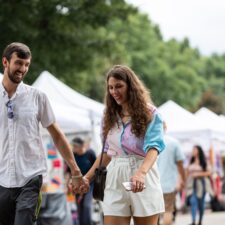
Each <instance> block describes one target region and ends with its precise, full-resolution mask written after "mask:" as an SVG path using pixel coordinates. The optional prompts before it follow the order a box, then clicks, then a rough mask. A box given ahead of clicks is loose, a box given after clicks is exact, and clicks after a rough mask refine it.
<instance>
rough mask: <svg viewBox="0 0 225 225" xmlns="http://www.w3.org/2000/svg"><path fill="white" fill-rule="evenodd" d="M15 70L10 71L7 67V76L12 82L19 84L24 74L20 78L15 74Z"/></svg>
mask: <svg viewBox="0 0 225 225" xmlns="http://www.w3.org/2000/svg"><path fill="white" fill-rule="evenodd" d="M16 72H17V71H14V72H11V71H10V69H9V68H8V77H9V79H10V80H11V82H12V83H14V84H19V83H20V82H21V81H22V80H23V77H24V74H23V75H22V78H18V77H17V76H16Z"/></svg>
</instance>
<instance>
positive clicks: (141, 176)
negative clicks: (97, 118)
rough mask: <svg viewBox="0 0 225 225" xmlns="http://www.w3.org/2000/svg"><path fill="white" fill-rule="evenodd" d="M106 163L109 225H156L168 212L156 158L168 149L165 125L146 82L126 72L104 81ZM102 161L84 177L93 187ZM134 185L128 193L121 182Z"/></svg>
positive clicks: (119, 67)
mask: <svg viewBox="0 0 225 225" xmlns="http://www.w3.org/2000/svg"><path fill="white" fill-rule="evenodd" d="M106 86H107V87H106V96H105V104H106V109H105V112H104V117H103V128H102V136H103V139H104V140H105V141H104V143H105V144H104V155H103V164H104V165H105V166H107V165H108V173H107V178H106V188H105V193H104V200H103V211H104V224H105V225H115V224H120V225H129V224H130V220H131V217H133V220H134V224H135V225H157V221H158V215H159V214H160V213H162V212H163V211H164V201H163V194H162V190H161V186H160V181H159V175H158V169H157V165H156V159H157V156H158V154H159V153H160V152H161V151H162V150H163V149H164V141H163V125H162V120H161V118H160V116H159V114H158V113H157V111H156V109H155V107H154V106H152V105H151V104H152V103H151V99H150V97H149V94H148V92H147V90H146V89H145V87H144V85H143V84H142V82H141V81H140V80H139V79H138V77H137V76H136V75H135V73H134V72H133V71H132V70H131V69H130V68H128V67H126V66H122V65H116V66H114V67H113V68H112V69H111V70H110V71H109V72H108V74H107V78H106ZM99 161H100V156H99V157H98V158H97V160H96V161H95V163H94V165H93V167H92V168H91V169H90V170H89V172H88V173H87V174H86V175H85V177H86V179H87V180H88V181H89V182H90V181H91V180H92V178H93V176H94V171H95V169H96V168H97V167H98V166H99ZM128 181H130V182H131V191H126V189H125V187H124V186H123V182H128Z"/></svg>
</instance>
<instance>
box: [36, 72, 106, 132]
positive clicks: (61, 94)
mask: <svg viewBox="0 0 225 225" xmlns="http://www.w3.org/2000/svg"><path fill="white" fill-rule="evenodd" d="M32 86H33V87H35V88H38V89H39V90H42V91H43V92H44V93H46V95H47V96H48V98H49V100H50V103H51V105H52V107H53V111H54V113H55V115H56V120H57V122H58V123H59V125H60V127H61V128H62V129H63V130H64V132H67V133H68V132H82V131H92V129H93V126H94V124H93V123H95V124H96V123H99V121H100V119H101V116H102V113H103V108H104V105H103V104H101V103H99V102H96V101H94V100H92V99H90V98H88V97H85V96H83V95H81V94H79V93H78V92H76V91H74V90H73V89H72V88H70V87H68V86H66V85H65V84H64V83H62V82H61V81H59V80H57V79H56V78H55V77H54V76H53V75H52V74H50V73H49V72H47V71H44V72H42V73H41V74H40V76H39V77H38V78H37V80H36V81H35V82H34V83H33V85H32Z"/></svg>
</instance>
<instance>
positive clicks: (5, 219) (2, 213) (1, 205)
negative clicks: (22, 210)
mask: <svg viewBox="0 0 225 225" xmlns="http://www.w3.org/2000/svg"><path fill="white" fill-rule="evenodd" d="M10 193H11V189H10V188H5V187H2V186H0V225H13V224H14V218H15V202H14V201H13V199H11V194H10Z"/></svg>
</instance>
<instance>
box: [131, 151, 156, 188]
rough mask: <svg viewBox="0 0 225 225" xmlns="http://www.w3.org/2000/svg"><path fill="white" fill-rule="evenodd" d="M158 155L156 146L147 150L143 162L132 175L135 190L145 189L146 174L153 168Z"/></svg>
mask: <svg viewBox="0 0 225 225" xmlns="http://www.w3.org/2000/svg"><path fill="white" fill-rule="evenodd" d="M157 156H158V151H157V150H156V149H154V148H153V149H150V150H149V151H148V152H147V154H146V157H145V159H144V161H143V163H142V164H141V166H140V167H139V168H138V170H137V171H136V173H135V174H134V175H133V176H132V177H131V182H132V191H133V192H140V191H143V189H144V184H145V176H146V174H147V173H148V171H149V170H150V169H151V168H152V166H153V164H154V163H155V161H156V159H157Z"/></svg>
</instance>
